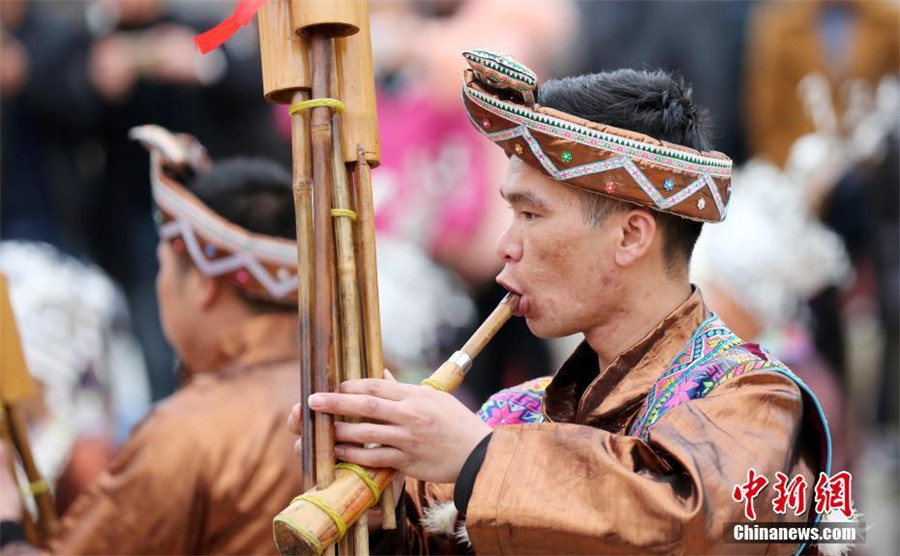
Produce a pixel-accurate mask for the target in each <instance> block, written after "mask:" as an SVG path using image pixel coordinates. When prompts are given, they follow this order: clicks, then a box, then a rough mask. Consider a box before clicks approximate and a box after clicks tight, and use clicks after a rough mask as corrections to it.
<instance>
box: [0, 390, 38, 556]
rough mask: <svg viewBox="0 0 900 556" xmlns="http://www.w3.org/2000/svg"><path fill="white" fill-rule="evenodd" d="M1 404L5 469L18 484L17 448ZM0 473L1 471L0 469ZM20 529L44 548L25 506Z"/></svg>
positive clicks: (30, 539) (0, 418)
mask: <svg viewBox="0 0 900 556" xmlns="http://www.w3.org/2000/svg"><path fill="white" fill-rule="evenodd" d="M2 406H3V409H2V411H0V438H2V440H3V445H4V447H5V448H6V453H7V457H8V458H9V462H8V463H9V469H8V470H7V471H8V473H9V474H10V476H11V477H12V478H13V481H15V483H16V484H17V485H18V484H19V476H18V473H16V460H15V455H14V454H18V453H19V449H18V447H17V446H16V444H15V443H14V442H13V440H12V434H11V433H10V431H9V419H8V417H7V414H6V407H7V404H5V403H4V404H2ZM0 473H2V471H0ZM38 518H39V519H40V516H38ZM22 529H24V530H25V538H27V539H28V542H30V543H31V544H33V545H34V546H39V547H43V548H46V544H47V543H46V537H44V535H43V534H42V532H41V530H40V529H39V528H38V525H37V524H36V523H35V521H34V517H33V516H32V515H31V512H29V511H28V509H26V508H23V509H22Z"/></svg>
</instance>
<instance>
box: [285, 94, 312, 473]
mask: <svg viewBox="0 0 900 556" xmlns="http://www.w3.org/2000/svg"><path fill="white" fill-rule="evenodd" d="M308 98H309V92H308V91H303V90H300V91H297V92H296V93H294V96H293V98H292V102H294V103H297V102H302V101H304V100H307V99H308ZM308 137H309V117H308V113H307V112H305V111H300V112H298V113H296V114H293V115H291V160H292V165H291V166H292V169H293V172H292V174H293V176H292V182H293V184H292V185H293V192H294V214H295V222H296V229H297V261H299V262H300V264H303V265H304V267H305V270H304V271H302V272H301V271H300V269H299V267H298V269H297V312H298V316H299V324H300V333H299V336H300V345H299V359H300V399H302V400H306V399H308V398H309V396H310V394H312V386H313V366H312V345H313V343H312V321H311V308H312V276H313V273H314V272H315V267H316V261H315V258H314V257H313V222H312V177H311V176H310V173H311V164H312V161H311V160H310V152H309V141H308ZM301 408H302V410H301V427H302V435H303V438H309V439H312V438H314V437H315V436H314V434H315V433H314V431H315V425H314V423H315V418H316V416H315V413H314V412H312V411H310V409H309V405H307V404H302V405H301ZM310 444H311V445H310V447H309V449H307V448H306V447H305V446H304V448H303V450H302V454H301V465H302V469H303V482H302V485H303V489H304V490H309V489H311V488H312V487H313V486H314V485H315V457H314V449H313V445H312V441H311V442H310Z"/></svg>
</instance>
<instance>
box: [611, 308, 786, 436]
mask: <svg viewBox="0 0 900 556" xmlns="http://www.w3.org/2000/svg"><path fill="white" fill-rule="evenodd" d="M760 370H770V371H775V372H779V373H782V374H785V375H787V376H789V377H790V378H792V379H793V380H798V379H797V378H796V377H794V375H793V374H792V373H791V372H790V371H789V370H788V369H787V367H785V366H784V364H783V363H781V362H780V361H778V360H777V359H776V358H775V357H774V356H772V355H771V354H770V353H768V352H766V351H763V350H762V349H760V348H758V347H757V346H756V345H755V344H746V343H744V341H743V340H742V339H740V338H739V337H738V336H737V335H736V334H735V333H734V332H732V331H731V330H729V329H728V327H727V326H725V323H724V322H722V320H721V319H720V318H719V317H718V316H716V315H713V316H712V317H710V318H709V319H707V320H706V322H704V323H703V324H702V325H701V326H700V328H698V329H697V331H696V332H695V333H694V335H693V336H692V337H691V339H690V340H689V341H688V343H687V344H686V345H685V347H684V348H683V349H682V350H681V352H680V353H679V354H678V355H676V356H675V358H674V359H673V360H672V363H670V364H669V366H668V368H666V371H665V372H664V373H663V374H662V376H661V377H660V378H659V380H658V381H657V382H656V384H654V385H653V388H651V389H650V392H649V393H648V394H647V397H646V398H645V399H644V403H643V404H642V405H641V409H640V411H639V412H638V414H637V417H636V418H635V422H634V424H633V425H632V427H631V430H630V431H629V432H628V434H629V436H637V437H639V438H643V439H645V440H646V439H647V437H648V436H649V433H650V428H651V427H652V426H653V424H654V423H656V422H657V421H658V420H659V418H660V417H662V416H663V415H665V414H666V413H668V412H669V411H671V410H673V409H675V408H676V407H678V406H679V405H681V404H683V403H685V402H688V401H690V400H695V399H699V398H702V397H704V396H706V395H707V394H708V393H709V392H710V391H712V390H713V389H714V388H715V387H717V386H719V385H720V384H722V383H724V382H726V381H728V380H731V379H732V378H734V377H737V376H740V375H742V374H745V373H748V372H751V371H760Z"/></svg>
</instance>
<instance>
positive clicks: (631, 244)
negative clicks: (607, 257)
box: [613, 209, 658, 267]
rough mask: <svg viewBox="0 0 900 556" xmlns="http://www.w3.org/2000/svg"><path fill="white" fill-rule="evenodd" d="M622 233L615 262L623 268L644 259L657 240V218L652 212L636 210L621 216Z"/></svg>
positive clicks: (614, 255)
mask: <svg viewBox="0 0 900 556" xmlns="http://www.w3.org/2000/svg"><path fill="white" fill-rule="evenodd" d="M619 222H620V225H621V232H620V236H619V242H618V244H617V245H616V250H615V253H614V254H613V260H614V261H615V263H616V264H617V265H619V266H621V267H625V266H630V265H632V264H634V263H635V262H637V261H639V260H641V259H643V258H644V257H645V256H646V255H647V253H649V252H650V248H651V247H652V245H653V242H654V240H655V239H656V236H657V232H658V228H657V226H656V218H653V215H652V214H650V211H648V210H644V209H634V210H629V211H628V212H626V213H624V214H622V215H621V216H620V220H619Z"/></svg>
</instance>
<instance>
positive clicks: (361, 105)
mask: <svg viewBox="0 0 900 556" xmlns="http://www.w3.org/2000/svg"><path fill="white" fill-rule="evenodd" d="M352 3H353V5H354V6H355V8H356V10H357V24H358V26H359V32H358V33H356V34H354V35H352V36H349V37H345V38H341V39H335V56H336V59H337V62H336V63H337V73H338V88H339V91H340V92H339V96H340V99H341V100H343V101H344V104H345V105H346V106H347V109H346V110H345V111H344V113H343V114H341V140H342V143H343V150H344V160H345V161H347V162H356V161H358V160H366V161H367V162H368V163H369V165H370V166H377V165H378V164H379V162H380V161H381V148H380V146H379V141H378V112H377V110H376V108H375V78H374V76H375V72H374V69H373V67H372V36H371V33H370V32H369V6H368V4H367V2H366V0H353V2H352ZM361 77H362V78H361ZM360 145H362V146H363V147H364V149H365V154H364V155H362V156H360V154H359V146H360Z"/></svg>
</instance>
